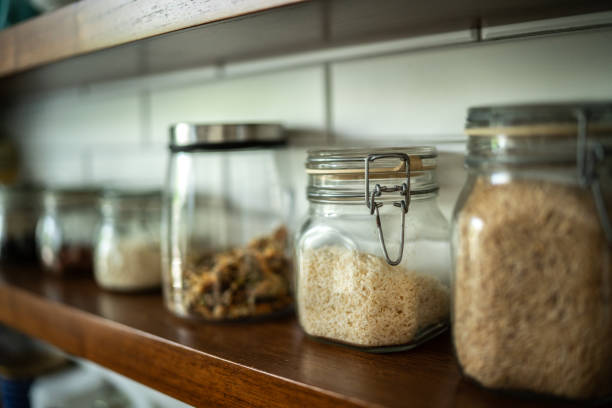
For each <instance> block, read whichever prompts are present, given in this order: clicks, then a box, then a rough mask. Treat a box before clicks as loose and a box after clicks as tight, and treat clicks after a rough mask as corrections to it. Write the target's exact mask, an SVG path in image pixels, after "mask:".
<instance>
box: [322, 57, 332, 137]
mask: <svg viewBox="0 0 612 408" xmlns="http://www.w3.org/2000/svg"><path fill="white" fill-rule="evenodd" d="M333 106H334V95H333V73H332V67H331V63H329V62H326V63H324V64H323V109H324V112H325V113H324V115H325V141H326V142H327V143H328V144H331V143H332V142H333V141H334V107H333Z"/></svg>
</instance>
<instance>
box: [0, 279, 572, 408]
mask: <svg viewBox="0 0 612 408" xmlns="http://www.w3.org/2000/svg"><path fill="white" fill-rule="evenodd" d="M0 321H1V322H2V323H5V324H7V325H9V326H12V327H14V328H15V329H18V330H21V331H23V332H25V333H27V334H29V335H31V336H34V337H37V338H40V339H42V340H45V341H47V342H49V343H51V344H54V345H55V346H57V347H59V348H61V349H63V350H65V351H66V352H68V353H71V354H73V355H76V356H79V357H83V358H85V359H88V360H91V361H94V362H96V363H99V364H101V365H103V366H106V367H108V368H110V369H111V370H114V371H116V372H118V373H120V374H123V375H125V376H128V377H130V378H133V379H134V380H137V381H140V382H141V383H144V384H146V385H148V386H151V387H153V388H155V389H158V390H159V391H162V392H164V393H166V394H169V395H171V396H173V397H176V398H178V399H180V400H183V401H185V402H187V403H190V404H194V405H196V406H260V407H281V406H301V407H316V406H337V407H340V406H347V407H348V406H377V407H382V406H387V407H405V406H408V405H409V406H411V407H415V408H418V407H485V406H495V407H521V406H525V407H529V406H546V404H542V401H528V400H519V399H515V398H513V397H512V398H511V397H508V396H500V395H498V394H496V393H492V392H489V391H485V390H482V389H480V388H478V387H477V386H475V385H472V384H471V383H469V382H467V381H464V380H462V379H461V377H460V374H459V370H458V367H457V365H456V363H455V360H454V358H453V355H452V352H451V345H450V339H449V336H448V335H443V336H441V337H439V338H437V339H435V340H433V341H430V342H429V343H426V344H425V345H423V346H421V347H419V348H417V349H415V350H411V351H407V352H402V353H395V354H369V353H365V352H361V351H357V350H353V349H349V348H346V347H342V346H337V345H331V344H324V343H321V342H318V341H316V340H313V339H311V338H309V337H307V336H305V335H304V334H303V333H302V331H301V330H300V328H299V327H298V326H297V324H296V322H295V319H294V318H286V319H284V320H279V321H273V322H265V323H242V324H203V323H199V324H198V323H195V322H191V321H184V320H180V319H178V318H175V317H174V316H172V315H171V314H170V313H168V312H167V311H166V310H165V309H164V306H163V304H162V299H161V296H160V294H140V295H127V294H113V293H109V292H106V291H103V290H100V289H98V288H97V286H96V285H95V283H94V282H93V281H92V280H91V279H89V278H72V279H64V280H61V279H55V278H50V277H47V276H44V275H42V274H40V273H39V272H38V271H37V270H35V269H14V270H6V269H4V270H2V271H0ZM550 406H551V407H552V406H555V407H560V406H563V405H561V404H560V403H559V402H554V403H551V404H550Z"/></svg>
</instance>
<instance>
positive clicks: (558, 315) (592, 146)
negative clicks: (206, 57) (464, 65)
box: [452, 104, 612, 400]
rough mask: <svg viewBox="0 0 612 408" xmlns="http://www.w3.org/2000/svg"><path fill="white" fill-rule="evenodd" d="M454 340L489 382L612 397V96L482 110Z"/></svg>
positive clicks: (473, 146)
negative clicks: (611, 206) (611, 208)
mask: <svg viewBox="0 0 612 408" xmlns="http://www.w3.org/2000/svg"><path fill="white" fill-rule="evenodd" d="M466 131H467V133H468V135H469V142H468V150H469V153H468V156H467V160H466V163H467V167H468V169H469V176H468V180H467V182H466V185H465V187H464V190H463V192H462V194H461V196H460V199H459V201H458V203H457V206H456V209H455V216H454V222H453V254H454V255H453V259H454V283H453V302H452V303H453V342H454V347H455V351H456V355H457V358H458V360H459V364H460V366H461V369H462V371H463V373H464V374H465V375H466V376H467V377H469V378H471V379H473V380H475V381H476V382H478V383H480V384H481V385H483V386H486V387H490V388H494V389H503V390H513V391H521V392H525V391H526V392H532V393H541V394H547V395H553V396H557V397H564V398H572V399H581V400H582V399H592V398H599V397H604V396H606V395H612V275H611V273H610V268H611V262H612V258H611V257H610V255H611V252H610V242H611V241H610V239H611V238H612V234H611V231H612V230H611V229H610V218H609V212H608V210H607V203H609V202H610V200H609V198H610V197H609V196H610V186H611V184H610V174H611V172H610V160H609V155H608V153H607V152H608V151H609V149H610V147H612V145H611V141H612V104H565V105H528V106H500V107H482V108H472V109H470V111H469V113H468V120H467V130H466Z"/></svg>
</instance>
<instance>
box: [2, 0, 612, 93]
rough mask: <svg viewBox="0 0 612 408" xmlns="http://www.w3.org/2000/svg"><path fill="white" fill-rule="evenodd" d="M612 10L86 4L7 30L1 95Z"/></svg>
mask: <svg viewBox="0 0 612 408" xmlns="http://www.w3.org/2000/svg"><path fill="white" fill-rule="evenodd" d="M609 9H612V5H611V3H610V2H609V1H608V0H587V1H584V0H562V1H559V0H497V1H475V0H429V1H426V2H423V1H416V0H385V1H371V0H232V1H227V0H191V1H174V0H82V1H80V2H77V3H74V4H72V5H69V6H66V7H64V8H61V9H59V10H56V11H55V12H52V13H49V14H46V15H42V16H40V17H37V18H34V19H32V20H29V21H26V22H24V23H22V24H19V25H16V26H14V27H11V28H8V29H6V30H4V31H1V32H0V93H1V94H3V95H5V96H6V95H11V94H13V95H14V94H18V93H21V92H27V91H32V90H41V89H48V88H53V87H62V86H67V85H79V84H83V83H90V82H95V81H103V80H108V79H118V78H126V77H133V76H139V75H143V74H150V73H158V72H164V71H169V70H174V69H178V68H188V67H194V66H202V65H205V64H216V63H224V62H228V61H236V60H244V59H251V58H254V57H262V56H268V55H279V54H284V53H288V52H295V51H302V50H309V49H321V48H325V47H330V46H338V45H347V44H356V43H363V42H369V41H378V40H385V39H393V38H400V37H409V36H414V35H421V34H428V33H435V32H442V31H451V30H455V29H466V28H473V27H480V26H490V25H497V24H507V23H514V22H522V21H529V20H535V19H542V18H551V17H561V16H568V15H575V14H581V13H589V12H595V11H602V10H609Z"/></svg>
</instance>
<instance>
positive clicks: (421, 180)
mask: <svg viewBox="0 0 612 408" xmlns="http://www.w3.org/2000/svg"><path fill="white" fill-rule="evenodd" d="M366 163H367V167H368V172H367V175H366ZM407 165H408V166H409V169H408V170H409V178H410V180H409V182H408V180H407V169H406V166H407ZM436 166H437V150H436V148H435V147H433V146H410V147H385V148H380V147H379V148H376V147H375V148H363V147H361V148H348V149H346V148H345V149H325V150H310V151H308V158H307V160H306V163H305V168H306V174H308V176H309V182H308V188H307V197H308V200H309V201H312V202H331V201H333V202H337V203H352V202H354V201H355V200H364V197H365V194H366V189H365V180H366V177H367V179H368V185H369V189H374V188H376V185H378V184H380V185H388V186H391V185H393V186H401V185H402V184H403V183H405V184H406V185H407V186H408V187H409V188H408V190H409V193H410V195H411V196H412V195H422V194H431V193H435V192H437V191H438V183H437V180H436V172H435V170H436ZM383 195H384V194H383ZM381 199H384V198H383V197H381Z"/></svg>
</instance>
